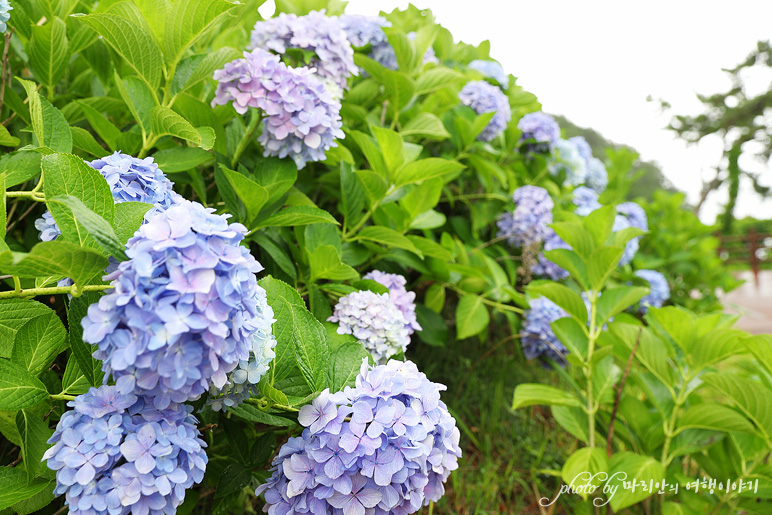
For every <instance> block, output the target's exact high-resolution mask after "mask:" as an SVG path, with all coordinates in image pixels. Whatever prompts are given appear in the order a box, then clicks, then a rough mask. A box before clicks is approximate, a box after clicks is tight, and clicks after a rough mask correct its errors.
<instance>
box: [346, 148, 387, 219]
mask: <svg viewBox="0 0 772 515" xmlns="http://www.w3.org/2000/svg"><path fill="white" fill-rule="evenodd" d="M378 177H379V178H380V176H378ZM340 196H341V204H342V209H341V210H342V212H343V217H344V220H345V221H346V224H347V225H348V226H349V227H350V226H353V225H355V224H356V223H357V222H358V221H359V220H361V219H362V210H363V209H364V208H365V202H367V198H366V196H365V192H364V190H363V188H362V184H361V183H360V182H359V180H358V179H357V177H356V175H355V174H354V172H353V171H352V170H351V165H350V164H348V163H346V162H341V163H340Z"/></svg>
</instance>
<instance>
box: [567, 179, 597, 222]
mask: <svg viewBox="0 0 772 515" xmlns="http://www.w3.org/2000/svg"><path fill="white" fill-rule="evenodd" d="M573 203H574V204H575V205H576V211H575V212H576V214H577V215H580V216H587V215H589V214H590V213H592V212H593V211H595V210H596V209H600V208H601V207H602V206H601V204H600V202H598V193H597V192H596V191H595V190H593V189H590V188H588V187H586V186H579V187H578V188H576V189H575V190H574V197H573Z"/></svg>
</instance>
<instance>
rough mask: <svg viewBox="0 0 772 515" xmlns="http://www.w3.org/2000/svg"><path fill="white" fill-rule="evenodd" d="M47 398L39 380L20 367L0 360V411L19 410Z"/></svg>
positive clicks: (44, 388)
mask: <svg viewBox="0 0 772 515" xmlns="http://www.w3.org/2000/svg"><path fill="white" fill-rule="evenodd" d="M47 398H48V391H47V390H46V387H45V385H44V384H43V383H41V382H40V379H38V378H37V377H35V376H33V375H32V374H30V373H29V372H27V371H26V370H25V369H24V368H22V367H21V366H19V365H17V364H15V363H11V362H10V361H8V360H5V359H0V410H19V409H24V408H28V407H30V406H34V405H35V404H37V403H39V402H41V401H43V400H44V399H47Z"/></svg>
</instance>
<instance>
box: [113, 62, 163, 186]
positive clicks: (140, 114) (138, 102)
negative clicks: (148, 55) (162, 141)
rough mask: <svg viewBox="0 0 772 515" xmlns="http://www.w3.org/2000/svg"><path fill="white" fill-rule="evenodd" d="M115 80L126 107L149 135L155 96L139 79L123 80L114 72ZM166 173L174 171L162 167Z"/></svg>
mask: <svg viewBox="0 0 772 515" xmlns="http://www.w3.org/2000/svg"><path fill="white" fill-rule="evenodd" d="M113 78H114V79H115V85H116V88H117V89H118V93H120V95H121V98H122V99H123V101H124V102H125V103H126V106H127V107H128V108H129V111H131V114H132V115H133V116H134V119H135V120H137V123H138V124H139V126H140V128H141V129H142V133H143V134H149V133H150V130H151V123H150V112H151V111H152V110H153V107H155V106H156V104H157V102H156V99H155V97H154V96H153V92H152V91H150V89H149V88H148V86H147V84H146V83H145V82H143V81H142V80H141V79H139V78H137V77H126V78H125V79H122V78H121V76H120V75H118V70H114V72H113ZM160 168H161V169H162V170H163V171H164V172H166V173H170V172H171V171H172V170H167V169H166V168H164V167H162V166H161V167H160Z"/></svg>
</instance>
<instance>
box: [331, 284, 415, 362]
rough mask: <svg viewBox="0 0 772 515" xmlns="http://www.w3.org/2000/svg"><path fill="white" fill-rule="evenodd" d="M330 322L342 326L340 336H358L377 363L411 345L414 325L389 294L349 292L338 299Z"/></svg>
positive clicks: (339, 328)
mask: <svg viewBox="0 0 772 515" xmlns="http://www.w3.org/2000/svg"><path fill="white" fill-rule="evenodd" d="M327 321H328V322H336V323H338V324H339V325H338V334H351V335H354V337H355V338H356V339H357V340H359V341H360V342H361V343H362V345H364V347H365V349H367V350H368V352H370V355H371V356H372V357H373V359H374V360H375V361H376V363H384V362H385V361H386V360H388V359H389V358H390V357H391V356H394V355H395V354H398V353H399V352H405V350H406V349H407V346H408V344H409V343H410V332H409V329H408V328H409V327H410V325H409V323H408V321H407V319H406V318H405V315H403V314H402V311H400V309H399V307H398V306H397V305H396V304H395V303H394V301H393V300H391V297H390V295H389V294H388V293H382V294H380V295H379V294H377V293H375V292H372V291H370V290H363V291H355V292H352V293H349V294H348V295H345V296H343V297H341V298H340V299H338V303H337V304H336V305H335V309H334V310H333V313H332V316H331V317H330V318H328V319H327Z"/></svg>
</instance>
